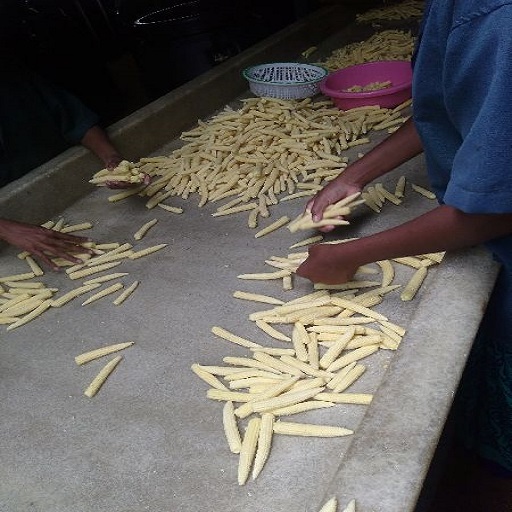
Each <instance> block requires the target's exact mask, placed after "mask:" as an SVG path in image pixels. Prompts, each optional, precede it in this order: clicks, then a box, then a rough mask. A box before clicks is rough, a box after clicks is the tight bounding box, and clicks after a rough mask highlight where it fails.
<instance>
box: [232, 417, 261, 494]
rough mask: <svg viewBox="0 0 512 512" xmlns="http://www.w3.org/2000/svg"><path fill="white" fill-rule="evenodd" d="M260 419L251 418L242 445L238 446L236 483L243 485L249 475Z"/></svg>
mask: <svg viewBox="0 0 512 512" xmlns="http://www.w3.org/2000/svg"><path fill="white" fill-rule="evenodd" d="M260 425H261V419H260V418H251V419H250V420H249V423H248V424H247V430H246V431H245V435H244V438H243V440H242V446H241V448H240V458H239V462H238V485H244V484H245V482H246V481H247V478H248V477H249V472H250V470H251V466H252V463H253V461H254V457H255V455H256V448H257V445H258V437H259V432H260Z"/></svg>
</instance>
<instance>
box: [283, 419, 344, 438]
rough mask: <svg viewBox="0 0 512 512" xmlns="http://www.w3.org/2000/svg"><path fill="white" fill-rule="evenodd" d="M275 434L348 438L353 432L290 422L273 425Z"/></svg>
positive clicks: (327, 426) (331, 426)
mask: <svg viewBox="0 0 512 512" xmlns="http://www.w3.org/2000/svg"><path fill="white" fill-rule="evenodd" d="M274 433H275V434H285V435H288V436H307V437H341V436H349V435H351V434H353V433H354V431H353V430H350V429H348V428H344V427H337V426H333V425H315V424H311V423H293V422H290V421H280V420H279V421H276V422H275V423H274Z"/></svg>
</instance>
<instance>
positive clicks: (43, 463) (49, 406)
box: [0, 9, 496, 512]
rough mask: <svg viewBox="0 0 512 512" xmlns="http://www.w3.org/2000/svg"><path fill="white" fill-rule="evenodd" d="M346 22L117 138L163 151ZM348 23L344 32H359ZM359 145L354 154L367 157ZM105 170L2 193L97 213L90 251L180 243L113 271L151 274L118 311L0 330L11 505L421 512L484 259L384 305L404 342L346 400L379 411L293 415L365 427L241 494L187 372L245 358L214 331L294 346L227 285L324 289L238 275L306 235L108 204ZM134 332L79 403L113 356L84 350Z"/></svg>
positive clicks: (294, 457)
mask: <svg viewBox="0 0 512 512" xmlns="http://www.w3.org/2000/svg"><path fill="white" fill-rule="evenodd" d="M334 13H338V14H340V13H339V11H338V10H337V9H326V10H324V11H321V12H319V13H317V14H315V16H313V17H311V18H309V19H308V20H305V21H304V22H301V23H299V24H297V25H295V26H293V27H290V29H287V30H286V31H284V32H283V33H280V34H279V35H278V36H276V38H272V40H269V41H266V42H264V43H262V44H261V45H258V46H257V47H255V48H254V49H251V50H250V51H249V52H245V53H244V54H242V55H241V56H239V57H236V58H234V59H232V60H230V61H229V62H227V63H225V64H223V65H222V66H220V67H219V68H217V69H215V70H213V71H212V72H209V73H206V74H205V75H204V76H202V77H199V78H198V79H196V80H194V81H193V82H191V83H190V84H189V85H188V86H184V87H182V88H180V89H179V90H177V91H175V92H173V93H170V94H169V95H168V96H166V97H164V98H162V99H161V100H159V101H157V102H155V103H154V104H151V105H149V106H148V107H146V108H145V109H143V110H142V111H140V112H137V113H135V114H133V115H132V116H130V117H129V118H128V119H126V120H124V121H122V122H120V123H118V124H117V125H116V126H114V127H112V134H113V137H114V139H115V141H116V143H117V145H118V146H119V147H120V149H121V150H122V151H123V152H124V154H125V155H126V157H127V158H139V157H140V156H145V155H150V154H165V152H166V151H168V147H169V144H170V143H171V141H172V139H174V138H175V137H176V136H177V135H179V133H180V132H181V131H182V130H183V129H185V128H188V127H190V126H192V125H193V124H194V122H195V121H196V119H197V118H199V117H205V116H206V115H208V114H209V113H211V112H213V111H214V110H215V109H217V108H219V107H221V106H223V105H224V104H226V103H227V102H231V101H235V100H234V98H236V97H237V96H239V95H240V94H242V93H243V91H244V87H245V84H244V83H243V82H241V81H240V79H239V71H240V69H241V68H243V67H245V66H246V65H247V64H248V63H250V62H261V61H265V60H278V59H285V58H291V57H292V56H293V55H297V54H298V53H299V52H300V51H302V50H304V49H305V48H306V47H308V46H310V45H311V44H317V43H318V38H319V34H320V32H322V31H324V30H325V31H326V33H325V34H324V36H325V38H326V37H327V32H329V31H333V30H334V29H335V28H336V25H337V23H338V22H339V21H338V20H339V19H344V18H342V17H341V18H340V17H338V18H337V19H336V18H335V17H334ZM341 14H343V13H341ZM341 14H340V16H341ZM345 30H346V31H345V32H343V31H342V33H343V34H345V37H347V38H350V35H351V34H352V32H351V30H352V29H351V28H349V27H347V28H346V29H345ZM347 40H349V39H347ZM377 139H378V137H374V136H373V135H372V141H373V142H375V141H377ZM360 149H361V148H359V149H357V148H356V149H354V150H353V151H352V152H351V153H348V156H350V157H351V158H355V157H356V155H357V152H358V151H359V150H360ZM96 170H98V166H97V162H96V161H95V160H94V158H93V157H92V156H91V155H88V154H87V153H86V152H84V151H82V150H81V149H72V150H69V151H68V152H66V153H65V154H64V155H62V156H61V157H59V158H58V159H56V160H54V161H52V162H49V163H48V164H47V165H45V166H43V167H42V168H40V169H38V170H36V171H35V172H34V173H32V174H31V175H30V176H27V177H26V178H24V179H22V180H19V181H18V182H16V183H13V184H11V185H9V186H8V187H6V188H4V189H3V190H2V197H1V200H0V215H1V216H7V217H12V218H18V219H24V220H27V221H33V222H40V221H44V220H47V218H49V217H53V218H58V217H59V216H62V217H64V218H65V219H66V221H68V222H70V223H71V222H73V223H74V222H82V221H85V220H88V221H91V222H92V223H93V224H94V228H93V230H91V232H90V235H91V236H92V238H94V239H95V240H96V241H98V242H114V241H116V242H124V241H133V233H134V232H135V230H136V229H137V228H138V227H140V226H141V225H142V224H143V223H145V222H147V221H148V220H150V219H152V218H158V219H159V223H158V224H157V225H156V226H155V227H154V228H153V229H152V231H151V232H150V234H148V236H147V238H145V239H144V240H143V241H142V242H141V246H149V245H155V244H158V243H168V246H167V247H166V248H165V249H164V250H162V251H160V252H158V253H156V254H153V255H151V256H148V257H147V258H143V259H140V260H135V261H131V262H126V263H123V264H122V265H120V266H119V269H120V271H126V272H129V276H127V277H126V280H125V282H126V284H129V283H131V282H132V281H133V280H135V279H138V280H140V286H139V288H138V289H137V290H136V292H135V294H134V296H133V297H131V298H130V299H129V300H128V301H126V302H125V303H124V304H122V305H121V306H119V307H116V306H114V305H112V303H111V300H105V301H98V302H96V303H93V304H91V305H89V306H86V307H82V306H80V302H81V301H74V302H71V303H69V304H68V305H66V307H65V308H61V309H52V310H49V311H48V312H46V313H45V314H44V316H43V317H41V318H39V319H37V320H35V321H33V322H31V323H29V324H27V325H25V326H23V327H21V328H19V329H15V330H12V331H9V332H6V331H5V328H4V327H2V328H1V330H0V392H1V394H2V402H1V405H0V415H1V417H2V421H1V422H0V453H1V455H2V461H3V464H2V466H1V468H0V510H1V511H2V512H25V511H26V512H49V511H51V512H69V511H70V510H75V511H77V512H90V511H91V510H95V511H98V512H107V511H108V512H142V511H145V510H148V511H154V512H171V511H172V512H175V511H180V512H197V511H224V512H229V511H233V512H234V511H240V510H243V511H244V512H262V511H272V512H292V511H293V512H298V511H301V512H302V511H304V512H315V511H317V510H319V509H320V507H321V505H322V504H323V503H324V502H325V501H326V500H327V499H328V498H329V497H331V496H334V495H335V496H337V497H338V499H339V501H340V504H341V505H343V506H345V505H346V503H347V502H348V501H349V500H350V499H352V498H355V499H356V500H357V503H358V508H357V510H358V512H412V511H413V510H414V508H415V505H416V500H417V497H418V494H419V492H420V490H421V486H422V483H423V480H424V478H425V475H426V472H427V470H428V467H429V464H430V461H431V459H432V456H433V453H434V450H435V447H436V444H437V442H438V439H439V436H440V434H441V431H442V428H443V425H444V422H445V420H446V416H447V414H448V411H449V408H450V405H451V402H452V399H453V394H454V392H455V390H456V388H457V384H458V381H459V378H460V374H461V372H462V369H463V367H464V364H465V360H466V357H467V354H468V352H469V349H470V347H471V344H472V340H473V338H474V335H475V332H476V330H477V327H478V324H479V321H480V318H481V315H482V310H483V307H484V305H485V303H486V301H487V299H488V296H489V294H490V290H491V288H492V284H493V282H494V278H495V273H496V267H495V265H494V263H493V262H492V261H491V258H490V257H489V256H488V255H487V254H486V253H485V252H484V251H483V250H481V249H480V248H475V249H473V250H470V251H465V252H464V253H460V254H459V253H458V254H451V255H448V256H447V257H446V259H445V261H444V262H443V263H442V264H441V265H439V266H438V267H435V268H431V269H430V270H429V274H428V277H427V280H426V282H425V284H424V286H423V287H422V289H421V290H420V292H419V294H418V296H417V297H416V298H415V299H414V300H413V301H411V302H409V303H403V302H401V301H400V299H399V296H398V294H396V293H394V294H390V295H389V296H387V297H386V300H385V301H384V302H383V303H382V304H381V305H379V306H378V307H377V308H376V310H378V311H379V312H382V313H383V314H385V315H386V316H388V317H389V319H390V321H392V322H394V323H397V324H399V325H402V326H404V327H406V328H407V334H406V336H405V338H404V340H403V342H402V344H401V346H400V348H399V350H398V351H396V352H391V351H379V352H378V353H376V354H374V356H372V358H371V361H370V360H368V370H367V372H366V373H365V375H364V376H363V377H362V378H361V379H360V380H359V381H358V382H357V383H356V384H355V385H354V386H353V389H352V388H351V389H350V391H354V392H370V393H375V396H374V400H373V402H372V404H371V405H370V406H368V407H366V406H336V407H333V408H331V409H325V410H321V411H314V412H310V413H304V414H301V415H300V416H297V417H296V418H290V421H303V422H308V421H310V422H315V423H327V424H340V425H342V426H346V427H348V428H351V429H353V430H354V431H355V434H354V435H352V436H347V437H343V438H333V439H320V438H295V437H287V436H275V439H274V442H273V447H272V451H271V454H270V458H269V460H268V462H267V464H266V466H265V468H264V470H263V472H262V473H261V475H260V476H259V477H258V479H257V480H255V481H252V480H250V481H248V483H247V484H246V485H245V486H238V485H237V464H238V458H237V456H236V455H233V454H231V453H230V452H229V450H228V447H227V444H226V441H225V438H224V434H223V428H222V404H221V403H220V402H216V401H211V400H208V399H207V398H206V390H207V388H208V386H207V385H206V383H204V382H203V381H201V380H200V379H198V378H197V377H196V375H194V374H193V373H192V371H191V370H190V366H191V364H192V363H195V362H197V363H201V364H208V365H220V364H223V363H222V358H223V357H224V356H227V355H230V356H234V355H240V356H246V355H248V350H247V349H244V348H242V347H238V346H235V345H233V344H230V343H228V342H225V341H223V340H220V339H218V338H216V337H215V336H213V335H212V334H211V332H210V329H211V327H212V326H214V325H220V326H222V327H224V328H226V329H228V330H230V331H233V332H235V333H238V334H240V335H243V336H246V337H248V338H249V339H254V340H256V341H259V342H261V343H262V344H264V345H269V346H270V345H272V346H283V344H279V343H278V342H275V341H274V340H272V339H271V338H269V337H266V336H262V334H261V331H260V330H259V329H258V328H257V327H256V326H255V325H254V324H253V323H252V322H250V321H249V320H248V315H249V314H250V313H251V312H253V311H259V310H262V309H266V308H265V307H263V306H264V305H261V304H260V305H258V304H256V303H249V302H246V301H239V300H236V299H234V298H233V297H232V293H233V291H234V290H238V289H240V290H246V291H252V292H255V293H262V294H267V295H273V296H278V297H281V298H283V299H286V300H289V299H291V298H294V297H297V296H300V295H304V294H306V293H308V292H310V291H312V286H311V284H310V283H307V282H305V281H304V280H300V279H297V280H296V283H295V288H294V290H292V291H288V292H284V291H283V290H282V289H281V287H280V284H279V283H278V282H277V283H276V282H268V281H265V282H256V281H244V282H242V281H240V280H238V279H237V277H236V276H237V275H238V274H241V273H249V272H263V271H268V267H266V266H265V264H264V260H265V259H267V258H268V257H269V256H271V255H278V256H281V255H285V254H287V253H288V252H289V251H290V250H289V246H290V245H291V244H293V243H295V242H297V241H298V240H301V239H303V238H305V237H306V234H305V233H299V234H291V233H289V232H288V230H286V229H284V230H283V229H281V230H279V231H278V232H275V233H272V234H270V235H268V236H265V237H263V238H261V239H255V238H254V236H253V235H254V232H253V231H252V230H250V229H248V228H247V225H246V216H245V215H241V216H237V215H234V216H229V217H221V218H216V219H213V218H212V217H211V213H212V212H213V211H214V207H213V206H212V205H210V204H207V205H206V206H204V207H203V208H201V209H199V208H197V206H196V205H197V198H196V196H191V197H190V198H189V200H187V201H181V200H173V201H172V204H176V205H179V206H183V208H184V210H185V212H184V214H183V215H172V214H169V213H168V212H166V211H164V210H160V209H154V210H150V211H148V210H147V209H146V208H145V207H144V200H143V199H141V198H139V197H132V198H130V199H128V200H125V201H123V202H120V203H115V204H111V203H108V201H107V199H106V198H107V196H108V195H109V192H107V191H106V190H104V189H95V190H91V187H90V186H89V185H88V184H87V183H86V179H88V177H89V176H90V175H91V174H92V173H93V172H95V171H96ZM402 174H404V175H406V176H407V177H408V178H409V179H410V181H413V182H415V183H418V184H420V185H427V182H426V177H425V170H424V163H423V160H422V158H416V159H414V160H413V161H411V162H409V163H408V164H406V165H404V166H402V168H400V169H398V170H397V171H395V172H393V173H391V174H390V175H389V176H387V177H386V178H385V180H383V182H384V184H385V185H386V184H388V185H389V186H390V187H391V186H392V184H393V183H395V182H396V180H397V178H398V176H400V175H402ZM432 206H433V203H432V201H429V200H427V199H425V198H423V197H422V196H420V195H418V194H414V193H412V192H410V191H409V192H408V193H407V194H406V197H405V200H404V203H403V204H402V205H400V206H396V207H395V206H393V205H391V206H389V207H387V208H385V209H383V211H382V213H381V214H379V215H374V214H372V213H371V212H366V211H365V212H362V213H361V214H360V215H357V216H356V217H355V218H354V220H353V222H352V223H351V225H350V226H349V227H347V228H344V229H343V231H340V232H339V233H338V234H339V235H340V236H347V237H349V236H361V235H365V234H368V233H370V232H374V231H377V230H382V229H385V228H386V227H389V226H391V225H396V224H398V223H399V222H403V221H404V220H406V219H410V218H412V217H414V216H416V215H418V214H419V213H422V212H424V211H427V210H428V209H430V208H432ZM302 207H303V202H301V201H300V200H299V201H289V202H286V203H281V204H280V205H278V206H277V207H275V208H274V210H272V219H274V218H276V219H277V218H278V217H279V216H281V215H284V214H288V215H289V216H290V217H291V216H295V215H297V213H298V212H299V211H300V210H301V209H302ZM156 210H158V211H156ZM272 219H269V220H272ZM16 252H17V251H16V250H14V249H13V248H4V249H3V251H2V252H1V253H0V266H1V269H2V272H1V274H2V275H7V274H11V273H19V272H25V271H26V264H25V263H23V262H22V261H20V260H18V259H17V258H16V257H15V255H16ZM115 271H118V270H117V268H116V270H115ZM411 273H412V272H411V269H408V268H406V267H400V268H397V276H396V282H397V283H402V284H403V283H405V282H406V280H407V279H408V277H410V275H411ZM40 280H43V281H44V282H45V283H47V285H49V286H55V287H57V288H59V289H61V290H62V291H65V290H67V289H70V288H72V287H74V286H75V285H74V284H73V283H70V280H69V279H67V277H66V276H65V275H63V274H62V273H59V274H55V273H50V272H46V273H45V275H44V276H43V277H42V278H40ZM125 340H133V341H135V345H134V346H133V347H131V348H129V349H127V350H126V351H125V352H123V353H122V355H123V360H122V361H121V363H120V365H119V367H118V368H117V369H116V370H115V373H114V374H113V375H112V376H111V378H110V379H109V380H108V382H107V383H106V384H105V386H104V387H103V389H102V390H101V391H100V392H99V394H98V395H97V396H96V397H94V398H93V399H87V398H86V397H84V396H83V390H84V389H85V387H86V386H87V385H88V384H89V382H90V381H91V380H92V378H93V377H94V376H95V375H96V373H97V372H98V371H99V369H100V368H101V367H102V366H103V364H104V362H105V361H104V360H98V361H94V362H91V363H88V364H87V365H84V366H82V367H79V366H77V365H76V364H75V362H74V360H73V358H74V357H75V356H76V355H78V354H80V353H81V352H84V351H86V350H90V349H93V348H96V347H98V346H102V345H107V344H110V343H115V342H119V341H125ZM243 424H245V423H243Z"/></svg>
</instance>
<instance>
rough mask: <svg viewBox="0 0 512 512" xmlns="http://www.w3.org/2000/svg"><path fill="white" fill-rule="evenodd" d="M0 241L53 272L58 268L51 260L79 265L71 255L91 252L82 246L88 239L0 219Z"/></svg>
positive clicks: (78, 261)
mask: <svg viewBox="0 0 512 512" xmlns="http://www.w3.org/2000/svg"><path fill="white" fill-rule="evenodd" d="M0 240H4V241H5V242H7V243H8V244H10V245H14V246H15V247H18V248H19V249H22V250H24V251H28V252H29V253H30V254H32V255H34V256H36V257H37V258H39V259H41V261H43V262H44V263H46V264H47V265H48V266H49V267H51V268H52V269H53V270H59V267H58V266H57V265H55V264H54V263H52V261H51V258H57V257H60V258H64V259H66V260H68V261H71V262H73V263H80V262H81V260H79V259H77V258H76V257H74V256H73V255H74V254H77V253H90V252H91V251H90V250H89V249H85V248H84V247H83V246H82V244H83V243H84V242H87V241H88V240H89V239H88V238H84V237H79V236H74V235H68V234H66V233H59V232H58V231H53V230H51V229H46V228H43V227H41V226H35V225H32V224H26V223H24V222H17V221H13V220H7V219H0Z"/></svg>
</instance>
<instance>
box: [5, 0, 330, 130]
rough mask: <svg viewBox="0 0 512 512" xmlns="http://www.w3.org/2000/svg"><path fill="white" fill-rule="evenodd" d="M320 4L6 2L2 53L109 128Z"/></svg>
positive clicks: (260, 0)
mask: <svg viewBox="0 0 512 512" xmlns="http://www.w3.org/2000/svg"><path fill="white" fill-rule="evenodd" d="M320 5H321V2H318V1H317V0H0V44H1V46H2V48H1V49H0V51H4V52H8V53H16V54H18V55H19V56H20V57H21V58H22V59H23V60H24V61H25V62H26V63H27V64H28V65H29V66H30V67H31V68H33V69H34V70H35V71H37V72H38V73H39V74H40V75H42V76H43V77H45V78H47V79H48V80H50V81H52V82H53V83H56V84H58V85H60V86H62V87H64V88H65V89H67V90H68V91H70V92H72V93H74V94H75V95H76V96H78V97H79V98H80V99H81V100H82V101H83V102H84V103H85V104H86V105H88V106H89V107H90V108H92V109H93V110H94V111H96V112H97V113H98V114H100V116H101V118H102V124H104V125H107V124H110V123H112V122H114V121H117V120H119V119H121V118H122V117H124V116H126V115H127V114H129V113H131V112H133V111H134V110H136V109H137V108H140V107H141V106H143V105H145V104H147V103H148V102H150V101H152V100H154V99H156V98H158V97H160V96H161V95H163V94H165V93H167V92H168V91H170V90H172V89H173V88H175V87H177V86H179V85H182V84H183V83H185V82H187V81H188V80H190V79H192V78H194V77H195V76H197V75H199V74H200V73H202V72H204V71H207V70H208V69H210V68H212V67H213V66H215V65H217V64H219V63H220V62H223V61H225V60H226V59H228V58H230V57H232V56H234V55H236V54H237V53H239V52H241V51H243V50H244V49H246V48H248V47H249V46H251V45H253V44H255V43H257V42H258V41H260V40H262V39H264V38H265V37H268V36H269V35H271V34H273V33H275V32H276V31H278V30H280V29H282V28H284V27H286V26H287V25H289V24H291V23H293V22H294V21H296V20H297V19H298V18H300V17H302V16H304V15H307V14H309V13H310V12H313V11H314V10H315V9H317V8H318V7H319V6H320Z"/></svg>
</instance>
